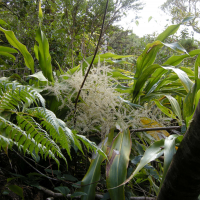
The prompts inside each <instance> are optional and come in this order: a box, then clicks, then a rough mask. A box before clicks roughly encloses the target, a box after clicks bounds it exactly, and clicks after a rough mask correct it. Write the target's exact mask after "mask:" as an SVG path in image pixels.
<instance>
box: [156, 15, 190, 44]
mask: <svg viewBox="0 0 200 200" xmlns="http://www.w3.org/2000/svg"><path fill="white" fill-rule="evenodd" d="M192 19H193V17H186V18H185V19H183V21H182V22H181V23H179V24H177V25H171V26H168V27H167V29H166V30H165V31H164V32H162V33H161V34H160V35H159V36H158V37H157V40H160V41H163V40H165V39H166V38H167V37H168V36H170V35H173V34H174V33H176V32H177V30H178V29H179V27H180V25H181V24H183V23H185V22H188V21H190V20H192Z"/></svg>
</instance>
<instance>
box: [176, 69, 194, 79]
mask: <svg viewBox="0 0 200 200" xmlns="http://www.w3.org/2000/svg"><path fill="white" fill-rule="evenodd" d="M179 69H181V70H183V71H184V72H185V73H186V74H187V75H188V76H191V77H194V76H195V73H194V71H193V70H192V69H191V68H188V67H180V68H179Z"/></svg>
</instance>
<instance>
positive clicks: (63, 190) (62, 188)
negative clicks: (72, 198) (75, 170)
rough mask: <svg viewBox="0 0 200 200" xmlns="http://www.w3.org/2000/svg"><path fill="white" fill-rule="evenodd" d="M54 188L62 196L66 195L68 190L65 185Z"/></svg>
mask: <svg viewBox="0 0 200 200" xmlns="http://www.w3.org/2000/svg"><path fill="white" fill-rule="evenodd" d="M54 190H57V191H58V192H60V193H61V194H63V195H64V196H66V195H67V194H69V192H70V189H69V188H68V187H66V186H59V187H55V188H54Z"/></svg>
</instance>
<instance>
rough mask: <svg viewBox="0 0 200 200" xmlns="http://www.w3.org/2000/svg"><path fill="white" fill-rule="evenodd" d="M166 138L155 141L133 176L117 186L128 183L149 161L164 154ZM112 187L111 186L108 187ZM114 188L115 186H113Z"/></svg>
mask: <svg viewBox="0 0 200 200" xmlns="http://www.w3.org/2000/svg"><path fill="white" fill-rule="evenodd" d="M163 147H164V140H163V139H162V140H160V141H157V142H154V143H153V144H152V145H151V146H150V147H149V148H148V149H147V150H146V151H145V153H144V155H143V157H142V159H141V161H140V163H139V164H138V166H137V168H136V169H135V171H134V172H133V173H132V174H131V176H130V177H129V178H128V179H127V180H126V181H124V182H123V183H122V184H120V185H118V186H117V187H120V186H122V185H124V184H126V183H128V182H129V181H130V180H131V179H132V178H133V177H134V176H135V175H137V174H138V172H139V171H140V170H141V169H142V168H143V167H144V166H145V165H146V164H148V163H149V162H151V161H152V160H155V159H157V158H159V157H160V156H161V155H163V153H164V150H163ZM108 189H111V188H108ZM113 189H114V188H113Z"/></svg>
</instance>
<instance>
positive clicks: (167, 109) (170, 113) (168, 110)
mask: <svg viewBox="0 0 200 200" xmlns="http://www.w3.org/2000/svg"><path fill="white" fill-rule="evenodd" d="M154 102H155V103H156V105H157V106H158V108H159V109H160V110H161V111H162V112H163V113H165V114H166V115H167V116H169V117H170V118H173V119H176V116H175V115H174V113H173V112H172V111H171V110H170V109H169V108H167V107H165V106H163V105H162V104H161V103H160V101H158V100H156V99H155V100H154Z"/></svg>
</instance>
